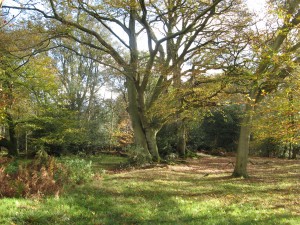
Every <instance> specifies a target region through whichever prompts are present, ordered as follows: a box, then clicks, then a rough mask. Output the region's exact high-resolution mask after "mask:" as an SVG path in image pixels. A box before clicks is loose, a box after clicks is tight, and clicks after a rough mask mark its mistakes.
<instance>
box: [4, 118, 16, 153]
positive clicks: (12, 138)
mask: <svg viewBox="0 0 300 225" xmlns="http://www.w3.org/2000/svg"><path fill="white" fill-rule="evenodd" d="M6 120H7V125H8V133H9V140H8V139H6V138H1V139H0V146H1V147H4V148H6V149H7V151H8V156H12V157H15V156H18V154H19V153H18V148H17V138H16V132H15V123H14V121H13V118H12V116H11V115H10V113H6Z"/></svg>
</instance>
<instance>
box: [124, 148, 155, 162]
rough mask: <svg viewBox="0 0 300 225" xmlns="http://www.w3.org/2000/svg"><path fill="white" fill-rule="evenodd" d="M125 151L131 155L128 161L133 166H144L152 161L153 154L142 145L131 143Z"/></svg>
mask: <svg viewBox="0 0 300 225" xmlns="http://www.w3.org/2000/svg"><path fill="white" fill-rule="evenodd" d="M125 151H126V152H127V153H128V155H129V160H128V163H129V164H130V165H132V166H143V165H145V164H148V163H149V162H151V156H150V155H149V154H147V153H146V152H145V150H144V149H143V148H142V147H140V146H136V145H130V146H127V147H126V149H125Z"/></svg>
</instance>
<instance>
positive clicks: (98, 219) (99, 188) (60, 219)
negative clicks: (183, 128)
mask: <svg viewBox="0 0 300 225" xmlns="http://www.w3.org/2000/svg"><path fill="white" fill-rule="evenodd" d="M91 160H92V161H93V164H94V168H95V170H99V169H105V170H110V169H111V168H114V169H115V168H116V167H117V165H118V164H119V163H120V162H123V161H124V159H123V158H120V157H117V158H115V156H101V157H100V158H98V159H97V158H92V159H91ZM232 160H233V159H231V158H217V157H205V158H200V159H193V160H189V161H188V162H187V163H186V164H179V165H172V166H166V167H162V168H160V167H154V168H150V169H144V170H131V171H122V172H120V171H119V172H115V171H114V172H108V173H105V174H103V175H102V176H100V177H99V176H98V177H97V178H95V180H94V181H93V182H91V183H89V184H86V185H81V186H72V187H68V189H67V190H66V191H65V193H64V194H63V195H61V196H60V197H59V198H46V199H39V200H34V199H0V224H76V225H80V224H85V225H86V224H155V225H156V224H295V225H296V224H300V162H299V161H291V160H278V159H259V158H255V159H252V161H253V162H255V163H257V164H255V165H252V164H250V168H249V170H250V174H252V175H253V176H252V177H251V178H250V179H232V178H230V174H231V172H232V165H231V164H228V162H230V161H232Z"/></svg>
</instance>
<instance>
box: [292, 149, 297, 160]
mask: <svg viewBox="0 0 300 225" xmlns="http://www.w3.org/2000/svg"><path fill="white" fill-rule="evenodd" d="M298 153H299V147H298V146H294V147H293V153H292V159H297V154H298Z"/></svg>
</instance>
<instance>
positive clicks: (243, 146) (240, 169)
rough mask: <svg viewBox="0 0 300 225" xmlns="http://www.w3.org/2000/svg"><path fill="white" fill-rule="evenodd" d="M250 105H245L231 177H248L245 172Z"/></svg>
mask: <svg viewBox="0 0 300 225" xmlns="http://www.w3.org/2000/svg"><path fill="white" fill-rule="evenodd" d="M251 111H252V107H251V105H249V104H247V105H246V110H245V116H244V118H243V120H242V124H241V128H240V136H239V142H238V149H237V156H236V163H235V168H234V171H233V174H232V176H233V177H244V178H247V177H249V175H248V171H247V164H248V156H249V144H250V134H251V124H250V123H251V120H252V116H251V113H252V112H251Z"/></svg>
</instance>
